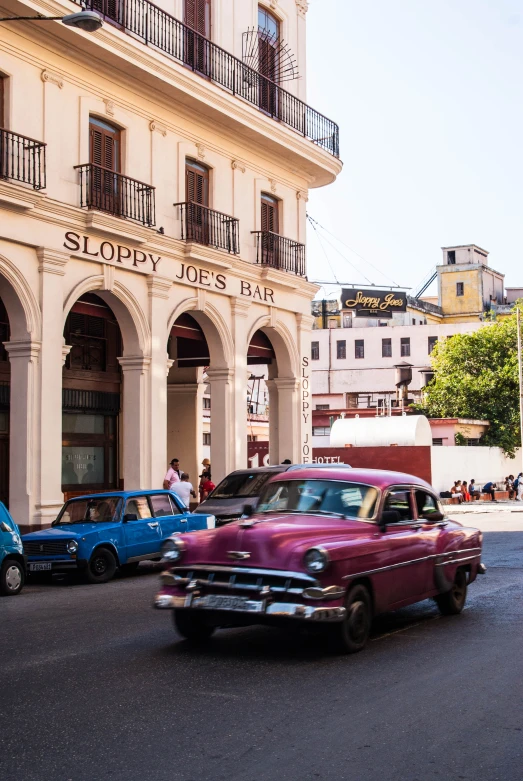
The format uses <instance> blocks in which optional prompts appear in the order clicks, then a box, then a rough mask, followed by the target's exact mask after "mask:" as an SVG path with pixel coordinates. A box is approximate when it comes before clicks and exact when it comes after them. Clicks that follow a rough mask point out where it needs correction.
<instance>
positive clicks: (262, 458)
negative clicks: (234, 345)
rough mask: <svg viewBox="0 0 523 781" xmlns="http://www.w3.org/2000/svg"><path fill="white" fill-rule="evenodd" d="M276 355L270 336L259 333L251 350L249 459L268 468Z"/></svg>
mask: <svg viewBox="0 0 523 781" xmlns="http://www.w3.org/2000/svg"><path fill="white" fill-rule="evenodd" d="M275 370H277V368H276V354H275V352H274V348H273V346H272V344H271V340H270V339H269V337H268V336H267V335H266V334H265V333H264V332H263V331H262V330H258V331H255V333H254V334H253V336H252V337H251V340H250V342H249V346H248V349H247V460H248V465H249V466H253V467H257V466H267V465H268V464H269V460H270V455H269V451H270V427H269V415H270V412H271V410H270V407H269V389H268V385H267V382H268V380H269V376H272V375H273V374H275Z"/></svg>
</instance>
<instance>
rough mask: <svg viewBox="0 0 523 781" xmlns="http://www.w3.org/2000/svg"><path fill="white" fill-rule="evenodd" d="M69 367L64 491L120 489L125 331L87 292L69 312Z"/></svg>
mask: <svg viewBox="0 0 523 781" xmlns="http://www.w3.org/2000/svg"><path fill="white" fill-rule="evenodd" d="M64 339H65V344H66V345H68V346H70V350H69V353H68V355H67V357H66V360H65V365H64V368H63V389H62V491H63V492H64V494H65V495H66V497H69V496H72V495H73V496H74V495H77V494H80V493H94V492H100V491H110V490H115V489H117V488H120V487H121V486H122V481H121V467H120V460H121V459H120V442H121V436H120V430H121V425H120V417H121V415H120V413H121V392H122V370H121V367H120V364H119V361H118V358H119V357H120V356H121V355H122V335H121V331H120V327H119V324H118V321H117V318H116V316H115V314H114V312H113V310H112V309H111V307H110V306H109V305H108V304H107V303H106V302H105V301H104V300H102V298H101V297H100V296H98V295H96V294H95V293H86V294H84V295H82V296H81V297H80V298H79V299H78V300H77V301H76V302H75V303H74V304H73V306H72V308H71V310H70V311H69V313H68V315H67V319H66V322H65V328H64Z"/></svg>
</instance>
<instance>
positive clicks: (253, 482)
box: [211, 472, 272, 499]
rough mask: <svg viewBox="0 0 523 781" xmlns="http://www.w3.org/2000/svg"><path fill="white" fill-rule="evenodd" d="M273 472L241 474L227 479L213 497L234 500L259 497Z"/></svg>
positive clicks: (216, 489)
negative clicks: (241, 497)
mask: <svg viewBox="0 0 523 781" xmlns="http://www.w3.org/2000/svg"><path fill="white" fill-rule="evenodd" d="M269 477H272V473H271V472H241V473H240V474H236V475H235V474H232V475H229V476H228V477H226V478H225V479H224V480H222V481H221V483H220V484H219V485H218V487H217V488H215V489H214V491H213V492H212V494H211V496H212V498H213V499H234V498H235V497H236V496H259V495H260V491H261V489H262V486H264V485H265V483H266V482H267V480H268V479H269Z"/></svg>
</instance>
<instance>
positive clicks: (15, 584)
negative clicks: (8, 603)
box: [0, 559, 25, 597]
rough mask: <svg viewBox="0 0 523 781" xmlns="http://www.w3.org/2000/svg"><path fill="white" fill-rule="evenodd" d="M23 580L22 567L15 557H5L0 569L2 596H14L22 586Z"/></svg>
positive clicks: (0, 591)
mask: <svg viewBox="0 0 523 781" xmlns="http://www.w3.org/2000/svg"><path fill="white" fill-rule="evenodd" d="M24 580H25V575H24V568H23V567H22V565H21V564H20V562H18V561H16V560H15V559H6V560H5V561H4V562H3V564H2V569H1V570H0V594H2V596H4V597H14V596H16V594H19V593H20V592H21V590H22V588H23V585H24Z"/></svg>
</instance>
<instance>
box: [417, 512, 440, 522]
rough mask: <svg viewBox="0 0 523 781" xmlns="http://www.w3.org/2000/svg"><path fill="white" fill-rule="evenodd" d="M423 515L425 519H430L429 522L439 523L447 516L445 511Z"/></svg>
mask: <svg viewBox="0 0 523 781" xmlns="http://www.w3.org/2000/svg"><path fill="white" fill-rule="evenodd" d="M421 517H422V518H423V520H424V521H428V523H437V522H438V521H442V520H443V519H444V518H445V516H444V515H443V513H422V514H421Z"/></svg>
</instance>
